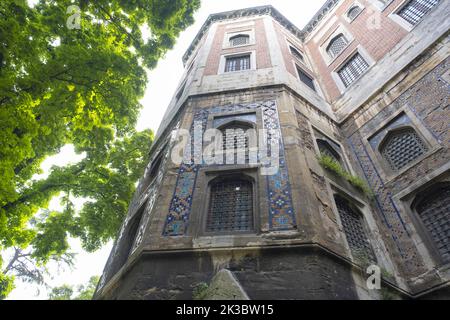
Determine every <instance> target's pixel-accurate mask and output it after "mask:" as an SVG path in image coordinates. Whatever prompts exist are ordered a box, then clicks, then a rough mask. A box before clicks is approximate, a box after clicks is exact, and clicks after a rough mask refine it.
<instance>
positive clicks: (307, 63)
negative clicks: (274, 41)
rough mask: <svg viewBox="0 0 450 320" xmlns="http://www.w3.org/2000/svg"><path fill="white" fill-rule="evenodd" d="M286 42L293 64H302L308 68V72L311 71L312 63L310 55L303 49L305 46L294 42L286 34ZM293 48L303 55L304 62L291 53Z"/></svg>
mask: <svg viewBox="0 0 450 320" xmlns="http://www.w3.org/2000/svg"><path fill="white" fill-rule="evenodd" d="M284 41H285V43H286V46H287V48H288V51H289V55H290V56H291V57H292V59H291V60H292V62H293V63H294V64H298V63H300V64H302V65H303V66H304V67H305V68H307V69H308V70H309V69H311V62H310V61H309V57H308V54H307V53H306V51H305V48H303V44H299V43H298V42H296V41H294V40H293V39H292V38H290V37H288V36H287V35H286V34H284ZM290 47H293V48H294V49H295V50H297V51H298V52H300V53H301V55H302V56H303V60H299V59H297V58H296V57H295V56H294V55H293V54H292V52H291V48H290ZM300 48H302V49H300Z"/></svg>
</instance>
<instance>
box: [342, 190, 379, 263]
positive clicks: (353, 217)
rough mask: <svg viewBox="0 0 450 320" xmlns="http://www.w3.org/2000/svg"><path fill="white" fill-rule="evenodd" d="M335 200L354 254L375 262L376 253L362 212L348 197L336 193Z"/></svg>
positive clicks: (359, 257)
mask: <svg viewBox="0 0 450 320" xmlns="http://www.w3.org/2000/svg"><path fill="white" fill-rule="evenodd" d="M334 200H335V202H336V207H337V209H338V212H339V216H340V218H341V222H342V227H343V228H344V233H345V237H346V239H347V242H348V245H349V247H350V250H351V251H352V254H353V256H354V257H355V258H358V259H360V260H364V261H368V262H375V261H376V258H375V254H374V252H373V249H372V246H371V245H370V242H369V238H368V236H367V233H366V230H365V227H364V218H363V216H362V214H361V213H360V212H359V210H357V209H356V208H355V207H354V205H352V204H351V203H350V202H349V201H348V200H347V199H344V198H343V197H341V196H338V195H336V196H335V197H334Z"/></svg>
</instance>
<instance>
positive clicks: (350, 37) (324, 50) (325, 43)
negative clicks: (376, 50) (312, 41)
mask: <svg viewBox="0 0 450 320" xmlns="http://www.w3.org/2000/svg"><path fill="white" fill-rule="evenodd" d="M339 34H342V35H343V36H344V37H345V38H346V39H347V45H346V46H345V48H344V49H342V51H341V52H340V53H339V54H337V55H336V56H334V57H331V56H330V55H329V54H328V52H327V48H328V46H329V45H330V42H331V41H332V40H333V39H334V38H336V37H337V36H338V35H339ZM354 41H355V38H354V37H353V35H352V33H351V32H350V31H348V29H347V28H346V27H345V26H343V25H342V24H340V25H338V26H337V27H336V28H335V29H334V31H333V32H332V33H331V34H330V35H329V36H328V37H327V38H326V39H325V40H323V41H322V43H321V44H320V45H319V51H320V54H321V56H322V59H323V60H324V61H325V64H326V65H327V67H330V65H331V64H332V63H333V62H334V61H335V60H336V59H338V58H339V57H340V56H342V54H343V53H344V52H345V50H347V48H348V47H349V46H350V45H352V43H353V42H354Z"/></svg>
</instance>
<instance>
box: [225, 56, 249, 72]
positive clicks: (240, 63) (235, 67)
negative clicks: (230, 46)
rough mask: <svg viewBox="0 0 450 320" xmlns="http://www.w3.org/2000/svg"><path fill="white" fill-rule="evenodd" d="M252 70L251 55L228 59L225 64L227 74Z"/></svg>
mask: <svg viewBox="0 0 450 320" xmlns="http://www.w3.org/2000/svg"><path fill="white" fill-rule="evenodd" d="M248 69H250V55H245V56H239V57H228V58H226V62H225V72H232V71H240V70H248Z"/></svg>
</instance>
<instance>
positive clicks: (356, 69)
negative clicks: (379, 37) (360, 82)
mask: <svg viewBox="0 0 450 320" xmlns="http://www.w3.org/2000/svg"><path fill="white" fill-rule="evenodd" d="M368 68H369V64H368V63H367V62H366V60H364V58H363V57H362V56H361V55H360V54H359V53H357V54H355V55H354V56H353V57H352V58H351V59H350V60H349V61H348V62H347V63H345V64H344V65H343V66H342V68H341V69H340V70H339V71H338V74H339V77H340V78H341V80H342V82H343V83H344V85H345V86H346V87H348V86H349V85H351V84H352V83H353V82H354V81H356V80H357V79H358V78H359V77H360V76H361V75H362V74H363V73H364V71H366V70H367V69H368Z"/></svg>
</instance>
